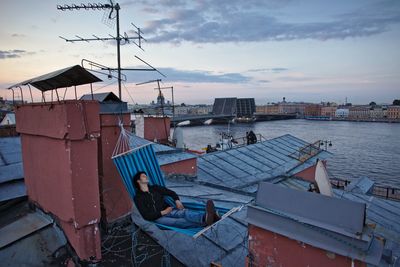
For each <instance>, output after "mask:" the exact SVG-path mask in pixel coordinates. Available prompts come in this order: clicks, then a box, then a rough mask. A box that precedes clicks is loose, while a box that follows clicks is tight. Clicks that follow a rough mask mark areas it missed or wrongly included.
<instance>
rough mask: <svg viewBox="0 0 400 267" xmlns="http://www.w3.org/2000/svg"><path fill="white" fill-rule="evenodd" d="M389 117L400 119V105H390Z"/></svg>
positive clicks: (388, 109)
mask: <svg viewBox="0 0 400 267" xmlns="http://www.w3.org/2000/svg"><path fill="white" fill-rule="evenodd" d="M387 118H388V119H389V120H400V106H389V107H388V108H387Z"/></svg>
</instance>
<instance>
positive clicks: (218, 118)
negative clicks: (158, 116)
mask: <svg viewBox="0 0 400 267" xmlns="http://www.w3.org/2000/svg"><path fill="white" fill-rule="evenodd" d="M295 118H296V114H261V113H255V114H254V115H253V117H252V118H250V119H247V120H240V119H238V118H237V117H236V115H224V114H219V115H214V114H204V115H181V116H175V118H174V119H171V124H179V123H183V122H186V121H187V122H188V123H187V124H185V125H186V126H188V125H191V126H194V125H203V124H226V123H227V122H228V121H232V120H235V121H236V122H256V121H272V120H289V119H295ZM185 125H182V126H185Z"/></svg>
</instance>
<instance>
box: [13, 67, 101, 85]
mask: <svg viewBox="0 0 400 267" xmlns="http://www.w3.org/2000/svg"><path fill="white" fill-rule="evenodd" d="M101 81H102V80H100V79H99V78H97V77H96V76H94V75H93V74H92V73H90V72H89V71H87V70H86V69H84V68H82V67H81V66H79V65H75V66H71V67H68V68H64V69H60V70H56V71H53V72H50V73H47V74H44V75H41V76H38V77H36V78H32V79H29V80H26V81H23V82H21V83H18V84H15V85H12V86H10V87H9V88H8V89H11V88H14V87H18V86H21V85H28V84H30V85H32V86H34V87H36V88H37V89H39V90H40V91H48V90H53V89H57V88H66V87H70V86H74V85H82V84H88V83H95V82H101Z"/></svg>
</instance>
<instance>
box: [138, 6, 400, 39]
mask: <svg viewBox="0 0 400 267" xmlns="http://www.w3.org/2000/svg"><path fill="white" fill-rule="evenodd" d="M272 2H281V3H272ZM141 3H142V5H143V6H144V9H143V10H146V8H150V7H154V6H157V8H158V9H160V10H163V12H162V13H158V14H157V15H158V17H157V18H155V19H152V20H149V21H147V22H146V24H145V27H144V28H143V31H144V32H145V33H146V35H147V39H148V40H149V41H150V42H155V43H161V42H173V43H180V42H184V41H187V42H193V43H221V42H260V41H289V40H299V39H314V40H331V39H345V38H351V37H365V36H371V35H376V34H379V33H382V32H385V31H387V30H388V29H389V26H391V25H393V24H398V23H400V1H383V2H382V3H378V4H373V5H367V6H364V7H363V8H360V9H357V10H353V11H351V12H346V13H340V14H338V15H335V16H333V15H331V16H329V17H328V15H327V19H328V20H326V19H325V20H321V19H320V20H319V21H315V22H294V19H296V18H297V19H299V21H302V18H298V17H296V14H291V16H292V17H294V19H292V20H288V17H290V16H287V17H284V16H279V13H277V12H276V9H279V8H281V7H284V6H287V5H288V4H289V3H290V1H261V0H252V1H251V0H249V1H238V0H232V1H228V0H221V1H214V0H204V1H200V2H196V3H194V2H191V1H172V0H171V1H155V2H153V1H142V2H141ZM326 8H329V7H328V6H327V7H326ZM152 11H154V10H152ZM274 11H275V12H274ZM148 14H152V12H148ZM274 14H278V15H274ZM153 15H154V13H153Z"/></svg>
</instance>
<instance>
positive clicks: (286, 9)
mask: <svg viewBox="0 0 400 267" xmlns="http://www.w3.org/2000/svg"><path fill="white" fill-rule="evenodd" d="M81 2H82V1H78V2H76V1H71V0H65V1H58V0H56V1H55V0H41V1H29V0H24V1H22V0H2V2H1V9H0V25H1V27H0V96H1V97H4V98H6V99H12V92H11V91H10V90H7V88H8V87H9V86H11V85H13V84H16V83H18V82H21V81H24V80H27V79H30V78H33V77H36V76H39V75H42V74H46V73H48V72H51V71H54V70H57V69H62V68H65V67H68V66H72V65H77V64H79V65H80V64H81V62H82V59H86V60H89V61H93V62H96V63H99V64H102V65H105V66H109V67H112V68H115V67H116V66H117V59H116V51H117V47H116V44H115V42H113V41H104V42H103V41H93V42H74V43H69V42H66V41H65V40H63V39H61V38H59V36H62V37H64V38H69V39H73V38H77V37H76V36H80V37H83V38H93V35H96V36H99V37H109V36H110V35H112V36H116V26H115V22H116V19H115V18H114V17H115V12H114V13H112V14H111V17H112V18H111V19H110V18H109V10H107V11H105V10H82V9H81V10H75V11H60V10H57V5H72V4H78V5H79V4H80V3H81ZM97 2H99V1H97ZM108 2H109V0H104V1H103V3H108ZM83 3H86V2H83ZM87 3H90V2H87ZM118 3H119V4H120V6H121V10H120V28H121V33H123V34H125V33H126V35H127V36H131V37H134V36H135V33H134V30H135V28H134V26H133V25H132V24H131V23H133V24H134V25H136V26H137V27H140V28H141V30H142V32H143V36H144V38H146V41H144V42H143V44H142V48H143V50H141V49H139V48H138V47H137V46H136V45H135V44H133V43H132V42H130V43H129V44H127V43H124V42H123V43H124V44H123V45H122V46H121V65H122V67H124V68H145V67H146V68H147V66H145V65H144V64H143V63H142V62H141V61H139V60H138V59H136V58H135V56H138V57H139V58H141V59H143V60H145V61H146V62H148V63H149V64H151V65H152V66H154V67H155V68H157V69H158V70H159V71H160V72H161V73H163V74H164V75H165V76H166V77H162V76H161V75H160V74H159V73H157V72H151V71H146V72H144V71H125V72H124V74H125V75H126V81H124V82H123V85H122V98H123V100H124V101H128V102H129V103H149V102H151V101H152V100H155V99H156V97H157V91H156V90H154V88H156V84H155V83H150V84H145V85H137V84H138V83H142V82H146V81H149V80H154V79H162V83H161V86H163V87H170V86H173V87H174V93H175V101H176V102H177V103H187V104H200V103H204V104H211V103H213V101H214V98H216V97H254V98H255V100H256V103H257V104H266V103H270V102H277V101H281V100H282V98H283V97H285V98H286V100H287V101H304V102H315V103H318V102H321V101H325V102H327V101H329V102H336V103H338V104H341V103H344V102H345V99H346V98H347V101H348V102H351V103H354V104H363V103H369V102H371V101H375V102H377V103H391V102H392V101H393V99H399V98H400V49H399V47H400V1H398V0H387V1H386V0H381V1H378V0H351V1H348V0H335V1H328V0H318V1H317V0H276V1H270V0H246V1H243V0H240V1H239V0H198V1H189V0H164V1H162V0H159V1H155V0H147V1H146V0H136V1H129V0H120V1H119V2H118ZM85 66H88V65H85ZM96 75H97V76H98V77H99V78H100V79H102V80H103V81H104V82H101V83H97V84H94V85H93V88H94V90H95V92H99V93H100V92H108V91H113V92H115V93H117V92H118V89H117V88H118V87H117V81H116V79H108V77H107V75H103V74H96ZM22 89H23V91H22V92H23V96H24V99H27V98H30V95H29V90H28V88H26V87H24V88H22ZM32 91H33V98H34V101H39V100H40V94H39V91H38V90H34V89H33V90H32ZM89 92H90V88H89V87H88V86H81V87H79V88H78V94H80V95H81V94H84V93H89ZM47 94H48V97H50V95H49V94H50V93H47ZM59 94H60V95H61V96H62V97H64V95H65V97H66V98H73V97H74V92H73V90H66V91H64V89H59ZM164 94H165V96H166V98H167V99H170V98H171V95H170V94H171V92H170V90H165V91H164ZM15 97H16V98H17V99H20V98H21V95H20V93H19V92H18V91H16V95H15Z"/></svg>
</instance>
